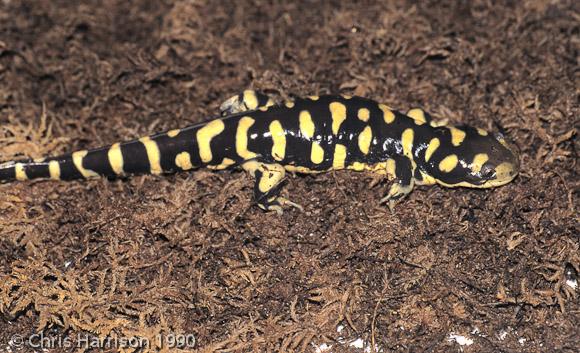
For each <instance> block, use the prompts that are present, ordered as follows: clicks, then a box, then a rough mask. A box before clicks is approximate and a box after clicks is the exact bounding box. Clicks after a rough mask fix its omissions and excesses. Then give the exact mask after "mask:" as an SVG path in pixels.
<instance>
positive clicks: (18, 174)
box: [14, 163, 28, 181]
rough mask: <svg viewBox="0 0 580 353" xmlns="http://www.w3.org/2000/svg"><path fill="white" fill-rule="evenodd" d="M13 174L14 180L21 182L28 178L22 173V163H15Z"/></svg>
mask: <svg viewBox="0 0 580 353" xmlns="http://www.w3.org/2000/svg"><path fill="white" fill-rule="evenodd" d="M14 172H15V173H16V180H20V181H23V180H27V179H28V176H27V175H26V172H25V171H24V164H22V163H16V164H15V165H14Z"/></svg>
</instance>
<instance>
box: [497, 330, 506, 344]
mask: <svg viewBox="0 0 580 353" xmlns="http://www.w3.org/2000/svg"><path fill="white" fill-rule="evenodd" d="M507 335H508V332H507V331H505V330H503V331H501V332H500V333H499V334H498V335H497V338H499V340H500V341H503V340H504V339H505V338H506V337H507Z"/></svg>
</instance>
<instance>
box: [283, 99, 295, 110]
mask: <svg viewBox="0 0 580 353" xmlns="http://www.w3.org/2000/svg"><path fill="white" fill-rule="evenodd" d="M284 105H285V106H286V108H294V102H290V101H289V102H285V103H284Z"/></svg>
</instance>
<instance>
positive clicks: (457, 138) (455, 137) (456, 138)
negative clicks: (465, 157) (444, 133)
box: [449, 127, 466, 146]
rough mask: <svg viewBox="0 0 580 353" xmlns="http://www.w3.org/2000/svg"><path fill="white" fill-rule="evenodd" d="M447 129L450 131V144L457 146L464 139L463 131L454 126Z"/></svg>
mask: <svg viewBox="0 0 580 353" xmlns="http://www.w3.org/2000/svg"><path fill="white" fill-rule="evenodd" d="M449 131H451V144H452V145H453V146H459V145H461V143H462V142H463V140H465V135H466V134H465V131H463V130H459V129H458V128H456V127H450V128H449Z"/></svg>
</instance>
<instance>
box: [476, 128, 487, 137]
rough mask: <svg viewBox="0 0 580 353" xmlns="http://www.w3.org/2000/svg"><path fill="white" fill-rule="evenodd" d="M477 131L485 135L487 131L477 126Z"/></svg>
mask: <svg viewBox="0 0 580 353" xmlns="http://www.w3.org/2000/svg"><path fill="white" fill-rule="evenodd" d="M477 133H478V134H480V135H481V136H487V131H485V130H484V129H480V128H477Z"/></svg>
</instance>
